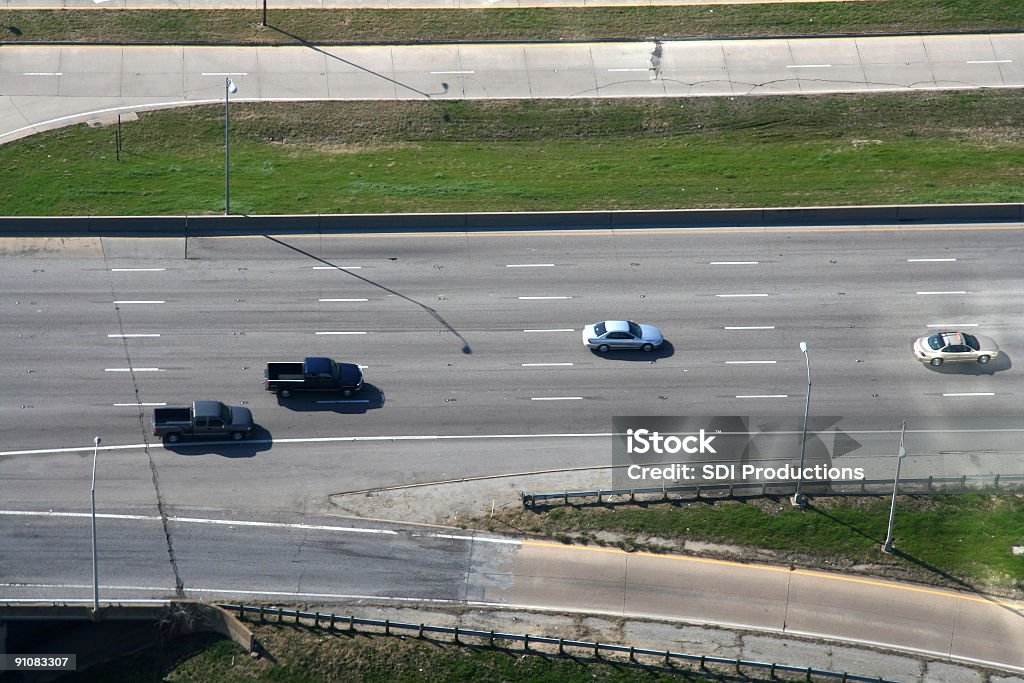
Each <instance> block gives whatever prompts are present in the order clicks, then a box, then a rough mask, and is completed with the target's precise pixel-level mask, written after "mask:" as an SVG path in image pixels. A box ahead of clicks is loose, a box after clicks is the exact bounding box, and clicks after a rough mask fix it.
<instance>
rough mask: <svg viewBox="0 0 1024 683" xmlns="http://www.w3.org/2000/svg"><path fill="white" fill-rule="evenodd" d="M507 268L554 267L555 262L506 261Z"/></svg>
mask: <svg viewBox="0 0 1024 683" xmlns="http://www.w3.org/2000/svg"><path fill="white" fill-rule="evenodd" d="M505 267H506V268H554V267H555V264H554V263H506V264H505Z"/></svg>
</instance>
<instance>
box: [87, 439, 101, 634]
mask: <svg viewBox="0 0 1024 683" xmlns="http://www.w3.org/2000/svg"><path fill="white" fill-rule="evenodd" d="M99 448H100V437H98V436H96V437H93V440H92V486H91V487H90V489H89V493H90V496H91V497H92V616H93V619H96V618H98V617H99V613H100V578H99V576H100V575H99V571H98V570H97V567H96V452H97V451H98V450H99Z"/></svg>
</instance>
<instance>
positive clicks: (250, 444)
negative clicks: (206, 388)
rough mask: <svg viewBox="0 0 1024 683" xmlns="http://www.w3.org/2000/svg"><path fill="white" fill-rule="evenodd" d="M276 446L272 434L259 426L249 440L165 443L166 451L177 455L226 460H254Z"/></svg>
mask: <svg viewBox="0 0 1024 683" xmlns="http://www.w3.org/2000/svg"><path fill="white" fill-rule="evenodd" d="M273 445H274V437H273V436H272V435H271V434H270V432H269V431H268V430H267V429H265V428H263V427H261V426H259V425H256V427H255V428H254V429H253V430H252V434H251V435H250V436H249V438H248V439H242V440H241V441H232V440H231V439H224V440H220V441H178V442H176V443H168V442H167V441H164V443H163V446H164V449H165V450H168V451H170V452H171V453H175V454H177V455H219V456H221V457H224V458H253V457H255V456H256V454H257V453H262V452H264V451H269V450H270V448H271V447H272V446H273Z"/></svg>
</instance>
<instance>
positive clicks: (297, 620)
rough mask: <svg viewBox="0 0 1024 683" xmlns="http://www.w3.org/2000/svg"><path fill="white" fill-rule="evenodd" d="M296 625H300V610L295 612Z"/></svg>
mask: <svg viewBox="0 0 1024 683" xmlns="http://www.w3.org/2000/svg"><path fill="white" fill-rule="evenodd" d="M295 623H296V624H297V623H299V610H295Z"/></svg>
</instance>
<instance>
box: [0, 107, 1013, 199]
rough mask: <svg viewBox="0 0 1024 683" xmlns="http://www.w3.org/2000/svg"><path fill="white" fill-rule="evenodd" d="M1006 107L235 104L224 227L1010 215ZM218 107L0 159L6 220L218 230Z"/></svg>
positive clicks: (54, 135) (157, 116)
mask: <svg viewBox="0 0 1024 683" xmlns="http://www.w3.org/2000/svg"><path fill="white" fill-rule="evenodd" d="M1022 105H1024V94H1021V93H1019V92H1017V91H988V92H972V93H910V94H905V95H891V94H890V95H862V96H852V95H851V96H818V97H749V98H742V97H738V98H696V99H659V100H544V101H537V100H526V101H489V102H488V101H450V102H437V103H424V102H392V101H387V102H325V103H293V104H271V103H259V104H256V103H238V104H235V105H233V107H232V118H231V130H232V138H231V155H232V156H231V182H232V190H231V199H232V210H233V211H234V212H235V213H248V214H278V213H388V212H416V211H425V212H434V211H437V212H446V211H454V212H462V211H493V210H508V211H528V210H585V209H595V210H610V209H675V208H717V207H760V206H828V205H833V206H834V205H848V204H888V203H911V204H913V203H953V202H1019V201H1024V147H1022V144H1021V143H1022V141H1024V133H1022V130H1024V106H1022ZM223 116H224V110H223V107H222V106H212V107H197V108H193V109H175V110H168V111H163V112H149V113H141V114H140V115H139V120H138V121H134V122H130V123H125V124H124V125H123V128H122V130H123V137H122V139H123V149H122V152H121V155H120V156H121V160H120V161H119V162H118V161H116V160H115V144H114V141H115V130H114V127H103V128H92V127H88V126H84V125H80V126H75V127H71V128H66V129H61V130H57V131H51V132H47V133H42V134H38V135H34V136H32V137H30V138H25V139H23V140H19V141H15V142H12V143H9V144H6V145H3V146H2V147H0V203H2V204H3V206H4V207H5V208H4V213H6V214H9V215H111V214H113V215H117V214H125V215H147V214H157V215H159V214H164V215H178V214H186V213H187V214H193V215H194V214H202V213H210V214H213V213H220V212H222V211H223V207H224V204H223V202H224V119H223Z"/></svg>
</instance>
